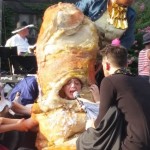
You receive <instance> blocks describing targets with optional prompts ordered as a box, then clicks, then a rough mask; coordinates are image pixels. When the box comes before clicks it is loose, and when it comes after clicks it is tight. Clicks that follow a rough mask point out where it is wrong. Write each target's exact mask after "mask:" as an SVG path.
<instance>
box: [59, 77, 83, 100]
mask: <svg viewBox="0 0 150 150" xmlns="http://www.w3.org/2000/svg"><path fill="white" fill-rule="evenodd" d="M81 89H82V82H81V80H80V79H78V78H71V79H70V80H69V81H68V82H67V83H66V84H65V85H64V86H63V87H62V89H61V91H60V93H59V94H60V96H61V97H62V98H65V99H69V100H73V99H74V96H73V93H74V92H75V91H77V92H80V91H81Z"/></svg>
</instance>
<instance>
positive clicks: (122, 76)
mask: <svg viewBox="0 0 150 150" xmlns="http://www.w3.org/2000/svg"><path fill="white" fill-rule="evenodd" d="M101 55H102V65H103V69H104V74H105V78H104V79H103V80H102V82H101V86H100V110H99V114H98V117H97V119H96V121H95V122H93V120H91V121H89V122H90V123H89V122H88V127H89V128H88V129H87V131H85V132H84V133H83V134H81V136H80V137H79V138H78V141H77V150H81V149H82V150H85V149H86V150H91V149H94V150H104V149H114V150H120V149H121V150H126V149H128V150H148V149H150V145H149V142H150V134H149V133H150V117H149V114H150V109H149V108H150V101H149V98H150V92H149V90H150V86H149V83H148V82H145V81H144V79H143V78H142V77H140V76H135V75H132V74H131V73H130V72H129V71H128V70H127V50H126V49H125V48H123V47H122V46H114V45H107V46H106V47H105V48H104V49H103V50H102V51H101ZM141 89H142V90H141ZM114 107H115V109H116V110H115V111H114ZM121 120H122V121H123V122H122V121H121Z"/></svg>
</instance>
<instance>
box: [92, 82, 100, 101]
mask: <svg viewBox="0 0 150 150" xmlns="http://www.w3.org/2000/svg"><path fill="white" fill-rule="evenodd" d="M90 91H91V92H92V95H93V99H94V101H95V102H100V92H99V88H98V86H97V85H96V84H92V85H91V86H90Z"/></svg>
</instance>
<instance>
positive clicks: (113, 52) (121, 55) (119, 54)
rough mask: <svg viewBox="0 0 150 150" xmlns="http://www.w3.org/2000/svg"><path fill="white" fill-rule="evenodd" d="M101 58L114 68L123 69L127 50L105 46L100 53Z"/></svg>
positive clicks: (125, 63) (120, 47)
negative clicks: (105, 58)
mask: <svg viewBox="0 0 150 150" xmlns="http://www.w3.org/2000/svg"><path fill="white" fill-rule="evenodd" d="M100 55H101V56H102V58H104V57H107V59H108V60H109V61H110V62H111V63H112V64H113V65H114V66H116V67H125V66H126V65H127V59H128V58H127V57H128V53H127V50H126V49H125V48H124V47H122V46H113V45H107V46H106V47H105V48H103V49H102V50H101V51H100Z"/></svg>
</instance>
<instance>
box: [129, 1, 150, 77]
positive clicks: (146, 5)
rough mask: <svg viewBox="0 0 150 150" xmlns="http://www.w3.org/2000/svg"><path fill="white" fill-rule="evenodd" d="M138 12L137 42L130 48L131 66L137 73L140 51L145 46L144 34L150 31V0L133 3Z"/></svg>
mask: <svg viewBox="0 0 150 150" xmlns="http://www.w3.org/2000/svg"><path fill="white" fill-rule="evenodd" d="M133 8H134V9H135V11H136V13H137V19H136V25H135V43H134V45H133V46H132V48H131V49H130V50H129V60H130V62H131V64H130V65H129V68H130V69H131V71H132V72H133V73H135V74H137V72H138V54H139V51H140V50H142V49H143V48H144V45H143V38H142V36H143V34H144V33H145V32H150V19H149V18H150V1H149V0H138V1H136V2H135V4H134V5H133Z"/></svg>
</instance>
